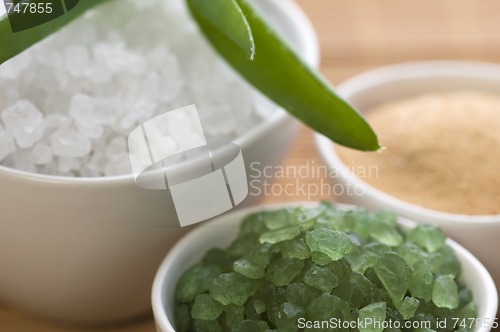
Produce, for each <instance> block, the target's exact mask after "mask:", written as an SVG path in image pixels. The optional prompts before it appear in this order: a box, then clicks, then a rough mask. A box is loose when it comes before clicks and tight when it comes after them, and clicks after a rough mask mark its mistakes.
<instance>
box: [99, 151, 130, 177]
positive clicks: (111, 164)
mask: <svg viewBox="0 0 500 332" xmlns="http://www.w3.org/2000/svg"><path fill="white" fill-rule="evenodd" d="M104 174H105V175H106V176H117V175H127V174H132V166H131V165H130V156H129V155H128V153H121V154H117V155H114V156H112V157H111V158H109V160H108V163H107V164H106V170H105V172H104Z"/></svg>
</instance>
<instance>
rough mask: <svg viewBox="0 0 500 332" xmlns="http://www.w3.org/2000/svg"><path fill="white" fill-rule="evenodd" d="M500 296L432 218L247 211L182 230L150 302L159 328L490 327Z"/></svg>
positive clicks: (322, 207) (324, 210)
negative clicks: (185, 232) (414, 219)
mask: <svg viewBox="0 0 500 332" xmlns="http://www.w3.org/2000/svg"><path fill="white" fill-rule="evenodd" d="M497 302H498V299H497V291H496V288H495V284H494V283H493V280H492V278H491V276H490V275H489V273H488V271H487V270H486V269H485V268H484V266H483V265H482V264H481V263H480V262H479V261H478V260H477V259H476V258H475V257H474V256H473V255H472V254H470V253H469V252H468V251H467V250H466V249H464V248H463V247H461V246H460V245H458V244H457V243H456V242H454V241H452V240H450V239H446V238H445V236H444V235H443V233H442V231H441V230H440V229H439V228H437V227H436V226H434V225H429V224H428V225H419V226H415V224H414V223H413V222H411V221H408V220H406V219H403V218H398V217H397V216H396V215H395V214H393V213H391V212H388V211H379V212H369V211H366V210H360V209H357V208H355V207H352V206H346V205H333V204H331V203H328V202H323V203H320V204H311V203H304V204H302V203H292V204H286V205H283V204H282V205H272V206H266V207H252V208H247V209H244V210H239V211H235V212H232V213H229V214H226V215H224V216H221V217H219V218H217V219H216V220H214V221H211V222H208V223H206V224H204V225H203V226H201V227H199V228H197V229H196V230H194V231H192V232H191V233H190V234H188V235H187V236H186V237H184V238H183V239H182V240H181V241H180V242H179V243H178V244H177V245H176V246H175V247H174V248H173V249H172V250H171V251H170V253H169V254H168V256H167V257H166V258H165V260H164V261H163V263H162V265H161V266H160V268H159V271H158V273H157V276H156V278H155V282H154V285H153V291H152V303H153V311H154V315H155V320H156V323H157V328H158V331H159V332H167V331H169V332H170V331H178V332H182V331H237V332H239V331H249V332H250V331H252V332H258V331H352V330H355V331H358V330H359V331H383V330H385V331H402V330H412V331H454V330H460V331H489V330H491V328H494V327H496V325H497V321H496V318H495V317H496V313H497Z"/></svg>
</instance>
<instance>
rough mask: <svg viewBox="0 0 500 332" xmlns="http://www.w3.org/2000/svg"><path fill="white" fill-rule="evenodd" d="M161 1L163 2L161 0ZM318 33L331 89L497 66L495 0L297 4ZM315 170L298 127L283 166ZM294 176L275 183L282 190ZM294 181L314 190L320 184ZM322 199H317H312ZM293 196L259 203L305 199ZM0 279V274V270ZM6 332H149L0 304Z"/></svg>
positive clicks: (311, 149)
mask: <svg viewBox="0 0 500 332" xmlns="http://www.w3.org/2000/svg"><path fill="white" fill-rule="evenodd" d="M166 1H168V0H166ZM298 3H299V4H300V5H301V6H302V8H303V9H304V11H305V12H306V13H307V14H308V15H309V17H310V18H311V20H312V22H313V24H314V26H315V28H316V29H317V32H318V35H319V40H320V44H321V48H322V67H321V70H322V72H323V73H324V74H325V75H326V77H327V78H328V79H329V80H330V81H331V82H333V83H334V84H335V83H338V82H341V81H342V80H344V79H346V78H348V77H350V76H352V75H355V74H357V73H360V72H362V71H364V70H367V69H370V68H374V67H377V66H381V65H385V64H390V63H396V62H403V61H414V60H423V59H469V60H484V61H492V62H500V28H499V22H500V1H499V0H298ZM307 161H309V162H310V163H313V162H314V163H316V164H317V165H318V164H320V161H319V159H318V155H317V153H316V151H315V146H314V144H313V141H312V137H311V132H310V131H309V130H307V129H305V128H303V129H302V131H301V133H300V135H299V137H298V138H297V140H296V142H295V145H294V147H293V149H292V151H290V153H289V155H288V157H287V158H286V160H285V161H284V164H286V165H293V166H297V167H299V166H301V165H304V164H305V163H306V162H307ZM295 181H296V179H295V178H289V179H280V180H279V182H280V183H281V184H286V183H292V184H293V183H295ZM300 181H305V182H307V183H316V184H320V182H321V179H319V178H316V177H313V178H304V179H301V180H300ZM322 198H328V195H327V194H326V193H324V194H323V195H317V196H314V197H311V199H314V200H318V199H322ZM304 199H307V197H305V196H304V195H302V194H300V193H298V194H297V195H294V196H293V197H288V196H286V195H282V196H278V197H268V198H266V199H265V201H266V202H282V201H288V200H304ZM0 273H1V271H0ZM0 331H2V332H3V331H5V332H32V331H33V332H84V331H85V332H99V331H107V332H129V331H130V332H132V331H133V332H154V331H155V328H154V324H153V322H152V320H151V319H150V320H147V321H143V322H138V323H136V324H131V325H128V326H124V327H117V328H110V329H90V328H75V327H67V326H61V325H55V324H50V323H47V322H42V321H39V320H36V319H34V318H31V317H29V316H27V315H25V314H23V313H20V312H16V311H14V310H12V309H9V308H8V307H6V306H1V305H0Z"/></svg>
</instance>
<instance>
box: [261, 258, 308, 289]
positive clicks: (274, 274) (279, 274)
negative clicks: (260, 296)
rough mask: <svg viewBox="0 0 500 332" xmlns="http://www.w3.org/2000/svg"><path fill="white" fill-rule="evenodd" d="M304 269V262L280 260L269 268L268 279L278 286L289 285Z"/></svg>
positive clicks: (299, 260) (289, 259) (295, 259)
mask: <svg viewBox="0 0 500 332" xmlns="http://www.w3.org/2000/svg"><path fill="white" fill-rule="evenodd" d="M303 268H304V261H303V260H301V259H297V258H280V259H277V260H276V261H274V262H271V264H269V266H268V268H267V273H266V279H267V280H268V281H270V282H271V283H273V284H274V285H276V286H286V285H288V284H289V283H290V282H291V281H292V280H293V279H294V278H295V277H296V276H297V275H299V273H300V272H301V271H302V269H303Z"/></svg>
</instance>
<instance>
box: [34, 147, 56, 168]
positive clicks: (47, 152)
mask: <svg viewBox="0 0 500 332" xmlns="http://www.w3.org/2000/svg"><path fill="white" fill-rule="evenodd" d="M31 160H32V161H33V163H34V164H35V165H45V164H48V163H49V162H50V161H52V149H51V148H50V146H48V145H47V144H44V143H37V144H35V146H34V147H33V149H32V150H31Z"/></svg>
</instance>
